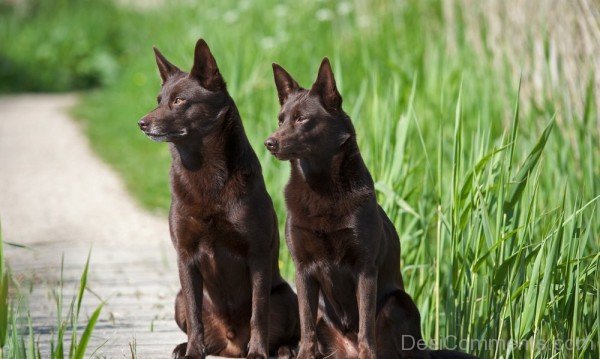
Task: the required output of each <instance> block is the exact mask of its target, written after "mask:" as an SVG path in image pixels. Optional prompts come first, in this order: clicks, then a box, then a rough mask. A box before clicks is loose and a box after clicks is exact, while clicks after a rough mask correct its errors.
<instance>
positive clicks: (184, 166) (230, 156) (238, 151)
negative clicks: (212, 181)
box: [171, 103, 252, 177]
mask: <svg viewBox="0 0 600 359" xmlns="http://www.w3.org/2000/svg"><path fill="white" fill-rule="evenodd" d="M220 121H221V124H220V127H219V128H217V129H214V130H213V131H212V132H211V133H209V134H207V135H205V136H203V137H202V138H190V139H186V141H181V142H177V143H173V144H172V149H171V154H172V157H173V164H174V166H173V171H174V172H175V173H174V174H176V175H182V176H186V175H202V174H205V175H210V173H212V172H214V171H215V170H216V171H218V172H220V177H228V176H229V175H230V174H231V172H233V171H235V170H236V169H237V168H239V167H246V166H248V163H247V162H252V161H251V160H250V159H249V158H248V156H249V155H251V154H252V149H251V147H250V143H249V142H248V138H247V137H246V135H245V133H244V127H243V125H242V121H241V119H240V116H239V113H238V111H237V108H236V107H235V104H233V103H232V104H230V105H229V108H228V109H227V113H226V114H225V115H224V116H223V118H222V119H221V120H220Z"/></svg>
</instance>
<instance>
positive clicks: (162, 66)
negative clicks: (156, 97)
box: [152, 46, 181, 84]
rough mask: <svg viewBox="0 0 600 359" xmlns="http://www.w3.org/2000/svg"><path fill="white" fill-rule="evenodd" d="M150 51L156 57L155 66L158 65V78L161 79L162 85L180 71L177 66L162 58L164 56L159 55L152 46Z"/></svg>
mask: <svg viewBox="0 0 600 359" xmlns="http://www.w3.org/2000/svg"><path fill="white" fill-rule="evenodd" d="M152 49H153V50H154V55H155V56H156V64H157V65H158V71H159V72H160V78H161V79H162V82H163V84H164V83H165V81H167V79H168V78H169V76H172V75H173V74H175V73H177V72H180V71H181V70H180V69H179V68H178V67H177V66H175V65H173V64H172V63H170V62H169V60H167V58H166V57H164V55H163V54H161V53H160V51H158V49H157V48H156V47H155V46H152Z"/></svg>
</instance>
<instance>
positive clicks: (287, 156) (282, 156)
mask: <svg viewBox="0 0 600 359" xmlns="http://www.w3.org/2000/svg"><path fill="white" fill-rule="evenodd" d="M269 152H271V154H272V155H273V156H275V158H277V159H278V160H280V161H288V160H293V159H297V158H299V157H300V154H299V153H296V152H288V151H281V150H279V151H269Z"/></svg>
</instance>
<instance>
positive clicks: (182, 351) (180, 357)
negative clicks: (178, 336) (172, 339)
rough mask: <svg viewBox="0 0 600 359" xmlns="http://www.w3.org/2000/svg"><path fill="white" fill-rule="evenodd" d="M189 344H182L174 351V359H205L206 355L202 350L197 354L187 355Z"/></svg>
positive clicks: (172, 355) (172, 356)
mask: <svg viewBox="0 0 600 359" xmlns="http://www.w3.org/2000/svg"><path fill="white" fill-rule="evenodd" d="M187 347H188V343H181V344H179V345H178V346H176V347H175V349H173V354H171V358H172V359H205V358H206V354H205V353H204V351H203V350H202V351H201V352H200V353H197V354H189V355H186V352H187Z"/></svg>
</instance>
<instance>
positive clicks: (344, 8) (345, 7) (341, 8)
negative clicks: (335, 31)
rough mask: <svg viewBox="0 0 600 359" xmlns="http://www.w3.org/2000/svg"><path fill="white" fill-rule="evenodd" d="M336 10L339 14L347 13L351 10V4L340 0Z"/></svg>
mask: <svg viewBox="0 0 600 359" xmlns="http://www.w3.org/2000/svg"><path fill="white" fill-rule="evenodd" d="M337 11H338V14H340V15H348V14H349V13H350V12H351V11H352V4H350V3H349V2H347V1H342V2H341V3H340V4H339V5H338V7H337Z"/></svg>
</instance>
